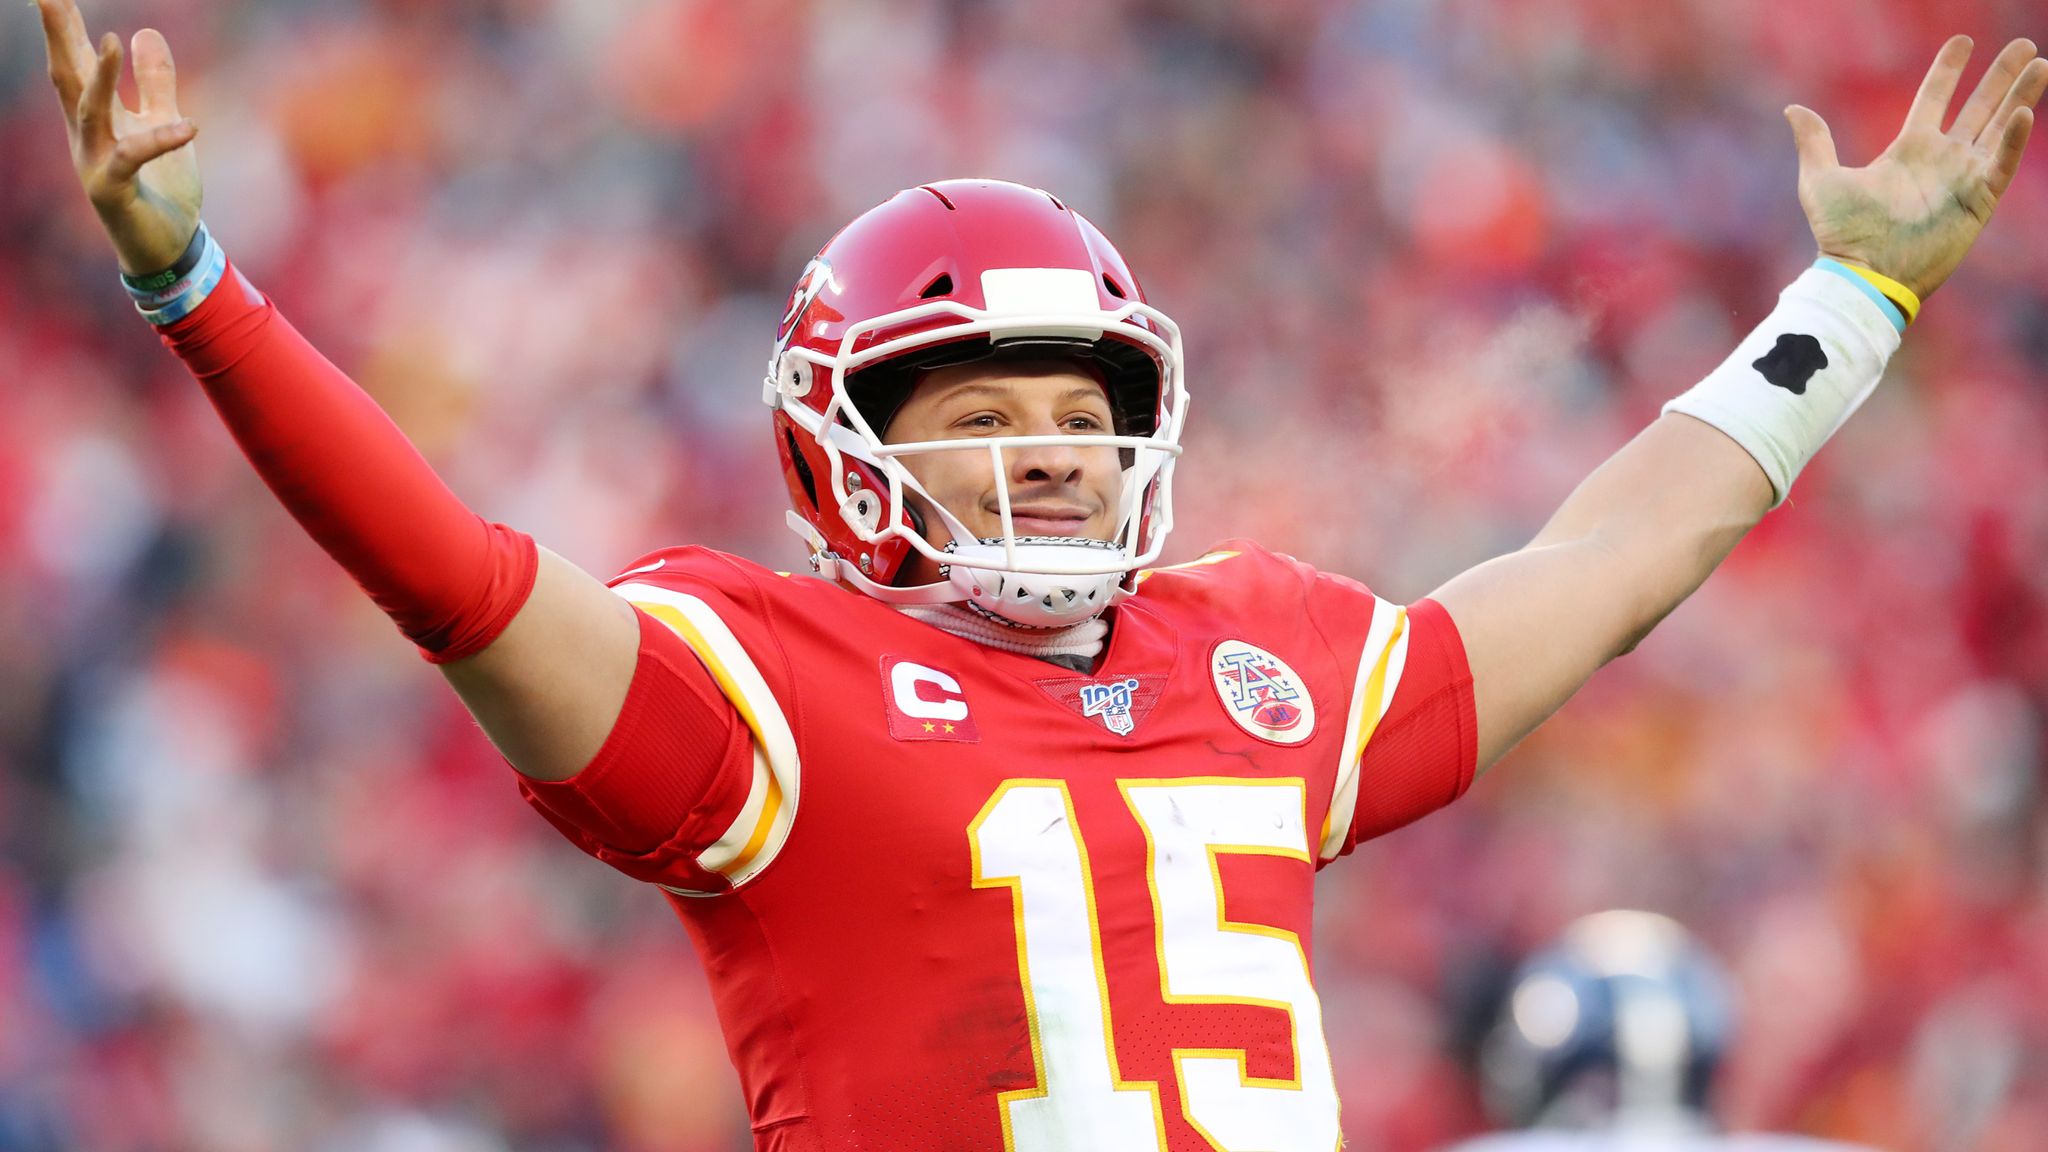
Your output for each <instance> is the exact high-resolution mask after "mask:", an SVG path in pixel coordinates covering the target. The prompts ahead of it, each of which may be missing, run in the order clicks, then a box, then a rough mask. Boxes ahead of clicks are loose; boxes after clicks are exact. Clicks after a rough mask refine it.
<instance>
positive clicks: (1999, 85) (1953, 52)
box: [1785, 36, 2048, 300]
mask: <svg viewBox="0 0 2048 1152" xmlns="http://www.w3.org/2000/svg"><path fill="white" fill-rule="evenodd" d="M1969 59H1970V38H1969V37H1968V36H1955V37H1951V38H1950V39H1949V42H1948V43H1946V44H1944V45H1942V48H1941V52H1940V53H1939V54H1938V55H1936V56H1935V58H1934V66H1933V67H1932V68H1930V69H1928V71H1927V78H1926V79H1925V80H1923V81H1921V83H1920V92H1919V94H1918V95H1917V96H1915V97H1914V99H1913V107H1912V108H1911V110H1909V111H1908V112H1907V113H1906V123H1905V126H1904V127H1902V128H1900V129H1899V134H1898V136H1897V138H1895V139H1894V140H1893V141H1892V142H1891V146H1890V147H1888V148H1886V149H1885V150H1884V152H1883V154H1881V155H1879V156H1878V158H1877V159H1875V160H1873V161H1871V162H1870V165H1869V166H1868V167H1865V168H1844V167H1842V165H1841V164H1840V162H1838V161H1837V160H1836V159H1835V141H1834V137H1833V136H1832V135H1831V134H1830V133H1829V132H1828V126H1827V123H1826V122H1825V121H1823V120H1822V119H1821V118H1820V116H1819V115H1817V114H1816V113H1814V112H1813V111H1812V110H1811V109H1809V108H1805V107H1802V106H1800V105H1798V104H1794V105H1792V106H1791V107H1789V108H1787V109H1785V119H1787V120H1789V121H1790V122H1791V124H1792V136H1793V141H1794V143H1795V144H1797V146H1798V148H1799V204H1800V206H1801V207H1802V208H1804V209H1806V222H1807V223H1808V224H1809V225H1811V226H1812V228H1813V238H1814V239H1815V240H1816V241H1817V242H1819V244H1820V251H1821V254H1822V255H1824V256H1830V257H1833V258H1834V259H1837V260H1841V261H1844V262H1847V263H1853V264H1861V265H1862V266H1864V267H1866V268H1869V269H1872V270H1874V271H1876V272H1880V273H1882V274H1884V275H1886V276H1889V277H1891V278H1892V279H1894V280H1897V281H1898V282H1900V283H1901V284H1904V285H1905V286H1906V287H1908V288H1911V289H1912V290H1913V291H1914V292H1916V293H1918V294H1919V296H1920V298H1921V299H1923V300H1924V299H1926V298H1927V296H1928V295H1929V294H1930V293H1932V292H1933V291H1934V290H1935V289H1936V288H1939V287H1941V284H1942V281H1944V280H1947V279H1948V277H1949V274H1950V273H1952V272H1954V271H1955V269H1956V265H1958V264H1960V263H1962V259H1963V256H1964V254H1965V253H1967V252H1969V250H1970V245H1972V244H1974V243H1976V241H1977V235H1978V233H1980V232H1982V231H1983V230H1984V225H1985V224H1987V223H1988V222H1990V220H1991V212H1992V210H1993V209H1994V208H1996V207H1998V198H1999V197H2000V196H2002V195H2004V193H2005V190H2006V188H2007V187H2008V186H2009V185H2011V183H2012V178H2013V174H2014V173H2015V172H2017V171H2018V170H2019V163H2020V154H2021V153H2022V152H2024V151H2026V147H2027V136H2028V135H2029V133H2031V132H2032V130H2033V125H2034V105H2035V104H2036V103H2038V102H2039V101H2040V99H2041V95H2042V93H2043V92H2044V91H2048V59H2040V58H2037V57H2036V56H2035V48H2034V43H2033V41H2031V40H2014V41H2013V42H2012V43H2010V44H2007V45H2006V46H2005V49H2004V50H2003V51H2001V52H2000V53H1999V54H1998V58H1997V59H1995V60H1993V61H1992V62H1991V67H1990V68H1989V69H1987V70H1986V71H1985V73H1984V78H1983V79H1982V80H1980V81H1978V82H1977V88H1976V91H1974V92H1972V93H1971V94H1970V99H1969V102H1968V103H1966V104H1964V105H1963V110H1962V111H1961V112H1959V113H1957V114H1956V118H1955V123H1953V124H1951V125H1949V127H1948V129H1947V130H1946V131H1943V129H1942V120H1943V119H1944V118H1945V117H1946V116H1947V114H1948V107H1949V104H1950V102H1951V101H1952V100H1953V98H1954V96H1955V91H1956V84H1957V82H1958V81H1959V80H1961V78H1962V75H1963V65H1965V64H1966V63H1968V62H1969Z"/></svg>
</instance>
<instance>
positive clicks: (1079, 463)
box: [1004, 420, 1087, 484]
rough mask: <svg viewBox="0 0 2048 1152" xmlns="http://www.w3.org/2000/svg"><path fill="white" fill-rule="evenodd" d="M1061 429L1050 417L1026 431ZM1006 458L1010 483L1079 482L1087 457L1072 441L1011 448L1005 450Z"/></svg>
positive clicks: (1051, 432) (1035, 433)
mask: <svg viewBox="0 0 2048 1152" xmlns="http://www.w3.org/2000/svg"><path fill="white" fill-rule="evenodd" d="M1062 431H1063V429H1061V428H1060V426H1059V425H1057V424H1054V423H1053V422H1052V421H1050V420H1046V421H1044V422H1042V426H1041V425H1037V424H1035V425H1033V426H1032V427H1031V428H1030V430H1029V431H1028V432H1027V433H1026V434H1027V435H1031V436H1057V435H1059V434H1060V433H1061V432H1062ZM1004 455H1005V456H1007V457H1008V464H1009V468H1008V471H1009V474H1010V483H1012V484H1044V483H1048V482H1050V483H1054V484H1078V483H1080V481H1081V477H1082V474H1083V472H1084V471H1085V469H1086V467H1087V457H1086V456H1085V455H1083V454H1082V452H1081V450H1080V449H1078V448H1076V447H1074V446H1073V445H1071V444H1038V445H1032V446H1027V447H1019V448H1010V449H1006V450H1005V451H1004Z"/></svg>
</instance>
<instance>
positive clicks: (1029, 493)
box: [882, 361, 1123, 580]
mask: <svg viewBox="0 0 2048 1152" xmlns="http://www.w3.org/2000/svg"><path fill="white" fill-rule="evenodd" d="M1112 430H1113V429H1112V426H1111V421H1110V410H1109V398H1108V397H1107V396H1106V395H1105V394H1104V392H1103V388H1102V385H1101V383H1100V382H1098V381H1097V380H1096V379H1095V378H1094V377H1093V376H1090V375H1088V374H1087V373H1084V372H1079V371H1076V370H1075V369H1073V368H1071V367H1068V366H1066V365H1063V364H1061V363H1059V362H1058V361H1047V362H1045V363H1033V362H1020V363H1006V364H993V365H991V364H958V365H954V366H952V367H950V368H938V369H934V370H933V371H931V372H928V373H926V374H925V376H924V378H923V379H922V380H920V381H918V383H917V386H916V387H915V388H913V389H911V392H910V396H909V398H908V399H906V400H905V401H904V402H903V406H902V407H901V408H900V409H898V410H897V413H896V417H895V419H893V420H891V421H890V422H889V427H888V429H887V431H885V432H884V433H883V436H882V438H883V439H884V440H886V441H889V442H890V443H896V444H902V443H907V442H910V441H915V440H975V439H981V438H984V437H989V436H1060V435H1066V436H1075V435H1082V436H1106V435H1109V434H1110V433H1111V432H1112ZM898 459H900V460H901V461H902V462H903V466H904V467H905V468H907V469H909V471H910V474H911V475H912V476H915V477H916V478H917V481H918V483H920V484H922V485H924V489H925V491H927V492H929V493H931V494H932V497H933V498H934V499H937V500H939V501H940V502H942V503H944V504H945V506H946V510H947V511H949V512H951V513H952V514H953V515H955V516H957V517H959V518H960V522H961V523H962V524H965V525H967V527H968V528H969V529H970V530H972V531H973V532H974V534H975V535H976V536H979V537H983V538H991V537H995V538H999V537H1001V536H1002V534H1003V521H1002V514H1001V512H1000V511H999V509H1000V504H999V503H998V496H997V492H996V488H997V480H996V470H995V465H994V463H993V462H992V461H991V460H990V459H989V453H988V452H986V451H960V452H919V453H915V454H912V455H908V456H902V457H898ZM1003 470H1004V472H1005V473H1006V474H1007V479H1008V480H1009V486H1010V516H1011V522H1012V523H1013V524H1014V525H1015V526H1016V530H1017V535H1019V536H1086V537H1092V538H1094V539H1097V540H1108V539H1110V538H1112V536H1113V535H1114V534H1115V531H1116V520H1117V495H1118V493H1119V492H1120V491H1121V489H1122V486H1123V469H1122V465H1121V463H1120V462H1119V460H1118V457H1117V450H1116V449H1115V448H1110V447H1102V448H1079V447H1073V446H1067V445H1060V446H1050V447H1036V448H1009V449H1005V450H1004V451H1003ZM909 495H910V499H911V500H912V501H913V502H917V503H922V502H921V501H918V498H917V495H916V494H915V493H910V494H909ZM921 511H922V510H921ZM924 522H925V536H926V538H927V539H929V540H931V541H932V543H934V544H937V545H941V546H943V545H944V544H945V543H946V541H948V540H950V539H951V538H952V537H951V534H950V533H948V532H947V531H946V526H945V524H944V523H943V522H942V521H941V520H940V519H939V518H938V517H937V516H933V515H930V514H929V513H924ZM913 560H914V561H917V562H920V565H921V566H923V567H936V566H935V565H932V564H931V561H929V560H928V559H926V558H925V557H922V556H917V557H913ZM914 575H916V574H914ZM928 579H934V580H935V579H937V574H936V572H932V573H930V574H929V576H928Z"/></svg>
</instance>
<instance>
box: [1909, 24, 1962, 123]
mask: <svg viewBox="0 0 2048 1152" xmlns="http://www.w3.org/2000/svg"><path fill="white" fill-rule="evenodd" d="M1969 62H1970V38H1969V37H1968V36H1951V37H1949V38H1948V43H1946V44H1943V45H1942V46H1941V51H1939V52H1937V53H1935V54H1934V64H1933V65H1932V66H1931V67H1929V68H1928V69H1927V76H1926V78H1924V79H1922V80H1921V81H1920V92H1919V94H1918V95H1916V96H1914V97H1913V106H1912V107H1911V108H1910V109H1908V110H1907V111H1906V126H1907V127H1908V128H1912V127H1921V128H1932V129H1933V130H1934V131H1936V132H1939V131H1941V122H1942V121H1944V120H1946V119H1948V103H1949V101H1950V100H1952V99H1954V98H1955V94H1956V81H1958V80H1961V79H1962V78H1963V65H1965V64H1968V63H1969Z"/></svg>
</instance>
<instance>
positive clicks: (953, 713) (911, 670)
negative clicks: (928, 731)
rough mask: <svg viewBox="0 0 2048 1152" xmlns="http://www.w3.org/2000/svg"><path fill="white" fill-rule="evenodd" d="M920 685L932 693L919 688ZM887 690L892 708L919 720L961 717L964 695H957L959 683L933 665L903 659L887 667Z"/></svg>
mask: <svg viewBox="0 0 2048 1152" xmlns="http://www.w3.org/2000/svg"><path fill="white" fill-rule="evenodd" d="M924 685H930V686H931V688H933V689H936V690H937V691H936V693H932V692H927V691H920V688H921V687H922V686H924ZM889 690H890V692H892V693H893V694H894V695H895V697H896V707H898V708H900V709H902V710H903V714H904V715H906V716H915V717H916V718H918V719H919V720H965V719H967V697H965V696H963V695H961V694H960V682H959V681H958V680H955V679H953V678H952V677H951V676H948V675H946V674H945V673H944V672H941V671H939V670H938V669H936V668H927V667H925V666H924V665H922V664H912V663H911V662H910V661H908V660H905V661H902V662H901V663H898V664H897V665H896V666H895V667H893V668H891V669H889Z"/></svg>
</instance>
